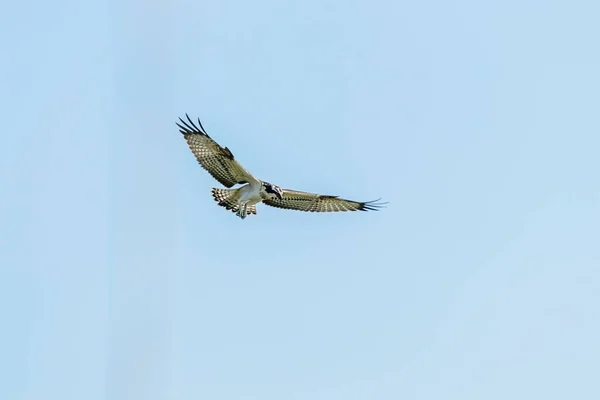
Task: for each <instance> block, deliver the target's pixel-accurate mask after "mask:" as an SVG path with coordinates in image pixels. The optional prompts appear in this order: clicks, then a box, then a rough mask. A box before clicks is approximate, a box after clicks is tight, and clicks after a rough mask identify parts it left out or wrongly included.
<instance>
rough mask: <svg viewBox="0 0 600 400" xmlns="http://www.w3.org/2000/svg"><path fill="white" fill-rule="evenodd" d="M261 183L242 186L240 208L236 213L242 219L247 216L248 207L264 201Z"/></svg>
mask: <svg viewBox="0 0 600 400" xmlns="http://www.w3.org/2000/svg"><path fill="white" fill-rule="evenodd" d="M260 190H261V184H260V182H258V183H248V184H246V185H244V186H242V187H241V188H240V191H241V196H240V199H239V201H238V205H239V208H238V210H237V213H236V215H237V216H238V217H240V218H242V219H244V218H246V216H247V210H248V207H250V206H253V205H255V204H258V203H260V202H261V201H262V197H260Z"/></svg>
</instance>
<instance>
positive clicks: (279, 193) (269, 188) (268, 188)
mask: <svg viewBox="0 0 600 400" xmlns="http://www.w3.org/2000/svg"><path fill="white" fill-rule="evenodd" d="M263 186H264V187H265V192H267V193H270V194H274V195H275V196H276V197H277V198H278V199H279V200H283V190H281V188H280V187H279V186H277V185H273V184H271V183H269V182H263Z"/></svg>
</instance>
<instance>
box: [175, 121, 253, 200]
mask: <svg viewBox="0 0 600 400" xmlns="http://www.w3.org/2000/svg"><path fill="white" fill-rule="evenodd" d="M185 116H186V117H187V120H188V121H187V122H186V121H184V120H183V119H181V118H179V121H180V122H181V124H180V123H177V122H176V124H177V126H178V127H179V132H181V133H182V134H183V137H184V138H185V140H186V142H187V144H188V146H189V148H190V150H191V151H192V153H193V154H194V156H195V157H196V160H198V163H199V164H200V165H201V166H202V168H204V169H205V170H207V171H208V172H209V173H210V174H211V175H212V176H213V178H215V179H216V180H217V181H219V182H220V183H221V184H223V185H225V186H226V187H228V188H230V187H232V186H234V185H235V184H238V183H249V182H254V183H258V182H259V181H258V180H257V179H256V178H255V177H254V176H252V174H251V173H250V172H248V170H246V169H245V168H244V167H242V166H241V164H240V163H238V162H237V160H236V159H235V158H234V157H233V153H232V152H231V150H229V149H228V148H227V147H221V146H220V145H219V144H218V143H217V142H215V141H214V140H213V139H212V138H211V137H210V136H208V134H207V133H206V131H205V130H204V127H203V126H202V123H201V122H200V119H198V125H199V126H200V127H199V128H198V126H196V124H194V122H192V120H191V119H190V117H189V116H188V115H187V114H185Z"/></svg>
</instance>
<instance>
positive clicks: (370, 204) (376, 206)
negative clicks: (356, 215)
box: [360, 197, 389, 211]
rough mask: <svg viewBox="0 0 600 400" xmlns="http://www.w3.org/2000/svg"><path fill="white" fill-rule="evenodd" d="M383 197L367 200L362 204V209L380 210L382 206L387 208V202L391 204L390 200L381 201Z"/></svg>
mask: <svg viewBox="0 0 600 400" xmlns="http://www.w3.org/2000/svg"><path fill="white" fill-rule="evenodd" d="M380 200H381V197H380V198H378V199H377V200H371V201H365V202H364V203H363V204H362V208H361V209H360V210H361V211H379V210H380V209H382V208H386V207H385V206H386V204H389V201H385V202H381V201H380Z"/></svg>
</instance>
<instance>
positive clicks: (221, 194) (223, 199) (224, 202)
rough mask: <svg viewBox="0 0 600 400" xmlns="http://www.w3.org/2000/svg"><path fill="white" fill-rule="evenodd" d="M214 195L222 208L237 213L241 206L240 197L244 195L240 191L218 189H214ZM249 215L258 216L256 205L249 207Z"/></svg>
mask: <svg viewBox="0 0 600 400" xmlns="http://www.w3.org/2000/svg"><path fill="white" fill-rule="evenodd" d="M212 195H213V197H214V199H215V201H216V202H217V203H218V204H219V205H220V206H221V207H225V208H226V209H228V210H231V211H232V212H234V213H236V212H237V210H238V208H239V206H238V201H239V200H240V196H241V195H242V193H241V191H240V189H218V188H213V190H212ZM247 213H248V215H250V214H254V215H256V204H254V205H252V206H249V207H248V211H247Z"/></svg>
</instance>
